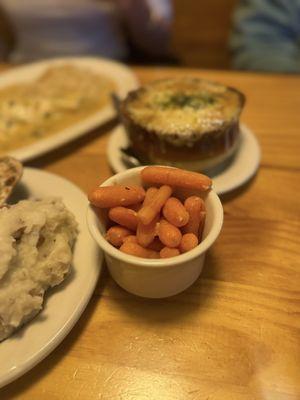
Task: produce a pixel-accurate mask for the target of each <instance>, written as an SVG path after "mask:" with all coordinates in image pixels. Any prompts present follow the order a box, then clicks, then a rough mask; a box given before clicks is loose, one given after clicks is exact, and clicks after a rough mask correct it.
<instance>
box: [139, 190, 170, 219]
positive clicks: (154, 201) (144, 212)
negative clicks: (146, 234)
mask: <svg viewBox="0 0 300 400" xmlns="http://www.w3.org/2000/svg"><path fill="white" fill-rule="evenodd" d="M171 194H172V188H171V187H170V186H167V185H163V186H161V187H160V188H159V189H158V190H157V192H156V193H155V194H154V195H153V197H152V198H151V199H150V200H149V203H148V202H147V203H146V205H143V207H142V208H141V209H140V211H139V212H138V219H139V221H141V222H142V223H143V224H144V225H148V224H149V223H150V222H151V221H152V220H153V219H154V218H155V216H156V215H157V214H158V213H159V212H160V210H161V209H162V207H163V206H164V204H165V202H166V201H167V200H168V198H169V197H170V196H171Z"/></svg>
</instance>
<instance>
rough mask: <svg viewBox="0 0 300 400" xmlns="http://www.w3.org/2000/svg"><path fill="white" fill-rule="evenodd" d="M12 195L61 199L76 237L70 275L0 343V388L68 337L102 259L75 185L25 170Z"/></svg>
mask: <svg viewBox="0 0 300 400" xmlns="http://www.w3.org/2000/svg"><path fill="white" fill-rule="evenodd" d="M54 188H55V190H54ZM21 189H22V190H21ZM17 192H18V193H17V198H25V196H26V198H27V197H28V196H34V197H46V196H53V194H55V195H57V196H59V197H61V198H62V199H63V201H64V203H65V205H66V206H67V207H68V209H69V210H70V211H72V212H73V214H74V215H75V218H76V220H77V222H78V224H79V230H80V232H79V235H78V239H77V242H76V245H75V250H74V258H73V266H72V273H71V274H70V275H69V276H68V278H67V279H66V280H65V281H64V282H63V283H62V284H61V285H59V286H57V288H54V289H52V290H49V291H48V292H47V293H48V295H47V300H46V302H45V308H44V309H43V310H42V311H41V313H40V314H39V315H38V316H37V317H36V318H35V319H33V320H32V321H31V322H29V323H28V324H26V325H25V326H24V327H23V328H22V329H21V330H19V331H18V332H16V334H15V335H13V336H11V337H10V338H9V339H6V340H4V341H3V342H1V343H0V360H1V361H0V387H2V386H4V385H6V384H8V383H9V382H11V381H13V380H14V379H16V378H18V377H19V376H21V375H22V374H24V373H25V372H26V371H28V370H29V369H31V368H32V367H34V366H35V365H36V364H37V363H38V362H40V361H41V360H42V359H43V358H45V357H46V356H47V355H48V354H49V353H50V352H51V351H52V350H53V349H54V348H55V347H56V346H57V345H58V344H59V343H60V342H61V341H62V340H63V339H64V338H65V336H66V335H67V334H68V333H69V332H70V330H71V329H72V328H73V326H74V325H75V323H76V321H77V320H78V319H79V317H80V315H81V314H82V312H83V311H84V309H85V307H86V305H87V303H88V301H89V299H90V297H91V295H92V293H93V291H94V288H95V285H96V283H97V280H98V276H99V273H100V269H101V264H102V257H103V255H102V253H100V252H99V249H98V246H97V245H96V243H95V242H94V240H93V239H92V238H91V236H90V234H89V232H88V229H87V226H86V222H85V210H86V207H87V199H86V196H85V194H84V193H83V192H81V190H79V189H78V188H77V187H76V186H75V185H73V184H72V183H71V182H69V181H67V180H65V179H63V178H60V177H59V176H56V175H53V174H50V173H47V172H44V171H40V170H36V169H32V168H25V172H24V176H23V178H22V184H21V185H20V186H19V190H17Z"/></svg>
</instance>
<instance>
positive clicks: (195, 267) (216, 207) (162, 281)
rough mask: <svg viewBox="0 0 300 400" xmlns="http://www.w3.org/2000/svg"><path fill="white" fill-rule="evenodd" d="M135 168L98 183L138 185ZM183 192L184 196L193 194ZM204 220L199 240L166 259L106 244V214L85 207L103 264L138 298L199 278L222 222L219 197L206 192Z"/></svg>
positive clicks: (178, 287) (181, 287)
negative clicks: (122, 250)
mask: <svg viewBox="0 0 300 400" xmlns="http://www.w3.org/2000/svg"><path fill="white" fill-rule="evenodd" d="M143 168H144V167H137V168H132V169H129V170H127V171H125V172H121V173H119V174H116V175H114V176H112V177H111V178H109V179H107V180H106V181H105V182H103V183H102V184H101V186H109V185H141V184H142V182H141V179H140V171H141V170H142V169H143ZM196 193H197V192H195V191H193V192H192V193H188V191H187V192H186V193H185V195H189V194H196ZM205 205H206V211H207V216H206V222H205V228H204V232H203V240H202V242H201V243H200V244H199V245H198V246H197V247H196V248H194V249H193V250H191V251H189V252H187V253H184V254H181V255H180V256H177V257H173V258H167V259H153V260H152V259H145V258H139V257H135V256H131V255H128V254H125V253H122V252H121V251H119V250H118V249H116V248H115V247H113V246H112V245H111V244H110V243H108V242H107V241H106V240H105V238H104V234H105V231H106V213H105V212H103V213H101V215H100V218H99V212H98V213H97V214H98V215H97V214H96V213H95V210H94V208H93V207H92V206H89V207H88V211H87V223H88V227H89V230H90V232H91V234H92V236H93V238H94V239H95V240H96V242H97V243H98V245H99V246H100V248H101V249H102V250H103V252H104V256H105V259H106V262H107V267H108V269H109V271H110V274H111V276H112V277H113V279H114V280H115V281H116V282H117V283H118V284H119V285H120V286H121V287H122V288H124V289H125V290H127V291H128V292H130V293H133V294H135V295H138V296H142V297H149V298H162V297H168V296H172V295H175V294H177V293H180V292H182V291H183V290H185V289H186V288H188V287H189V286H190V285H192V284H193V283H194V282H195V280H196V279H197V278H198V277H199V275H200V273H201V271H202V268H203V264H204V258H205V253H206V251H207V250H208V249H209V248H210V247H211V246H212V244H213V243H214V241H215V240H216V239H217V237H218V235H219V233H220V231H221V227H222V224H223V208H222V204H221V202H220V200H219V197H218V196H217V195H216V193H215V192H214V191H212V190H211V191H210V192H209V193H208V194H207V196H206V198H205Z"/></svg>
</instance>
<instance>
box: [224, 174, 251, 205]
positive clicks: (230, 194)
mask: <svg viewBox="0 0 300 400" xmlns="http://www.w3.org/2000/svg"><path fill="white" fill-rule="evenodd" d="M256 178H257V174H255V175H253V176H252V177H251V178H250V179H249V180H248V181H247V182H245V183H244V184H243V185H241V186H239V187H238V188H236V189H234V190H231V191H230V192H228V193H225V194H221V195H220V196H219V197H220V199H221V202H222V204H225V203H228V202H230V201H231V200H234V199H235V198H236V197H239V196H241V195H242V194H245V193H246V192H247V191H248V190H249V189H250V188H251V186H252V185H253V184H254V183H255V181H256Z"/></svg>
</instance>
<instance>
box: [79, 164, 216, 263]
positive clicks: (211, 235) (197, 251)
mask: <svg viewBox="0 0 300 400" xmlns="http://www.w3.org/2000/svg"><path fill="white" fill-rule="evenodd" d="M144 168H145V166H141V167H136V168H131V169H128V170H126V171H123V172H119V173H118V174H115V175H113V176H111V177H110V178H108V179H106V180H105V181H104V182H102V183H101V184H100V185H99V186H108V185H112V184H113V183H114V180H115V178H116V177H121V176H122V177H128V176H131V175H135V174H136V173H139V172H140V171H141V170H142V169H144ZM208 198H209V200H210V201H212V202H213V206H214V208H215V211H216V217H215V222H216V223H214V224H213V227H212V228H211V230H210V231H209V232H208V234H207V236H206V238H205V239H204V240H203V241H202V242H201V243H200V244H199V245H198V246H197V247H195V248H194V249H192V250H190V251H188V252H186V253H184V254H180V255H179V256H176V257H171V258H164V259H161V258H160V259H152V258H151V259H148V258H141V257H136V256H132V255H130V254H126V253H123V252H121V251H120V250H119V249H117V248H115V247H114V246H113V245H111V244H110V243H109V242H108V241H107V240H106V239H105V238H104V236H103V235H102V234H101V232H100V230H99V229H98V227H97V224H96V218H97V217H96V214H95V212H94V210H93V206H92V205H91V204H89V205H88V207H87V215H86V218H87V225H88V228H89V231H90V233H91V235H92V236H93V238H94V240H95V241H96V242H97V243H98V245H99V246H100V248H101V249H102V250H103V251H104V253H108V254H109V255H110V256H112V257H114V258H117V259H119V260H121V261H123V262H126V263H130V264H133V265H138V266H140V267H153V268H165V267H173V266H175V265H178V264H182V263H185V262H187V261H190V260H193V259H194V258H196V257H199V256H200V255H202V254H204V253H205V252H206V251H207V250H208V249H209V248H210V247H211V246H212V244H213V243H214V242H215V241H216V239H217V237H218V236H219V234H220V231H221V228H222V225H223V206H222V203H221V201H220V199H219V197H218V195H217V194H216V193H215V192H214V191H213V190H210V192H209V193H208Z"/></svg>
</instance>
